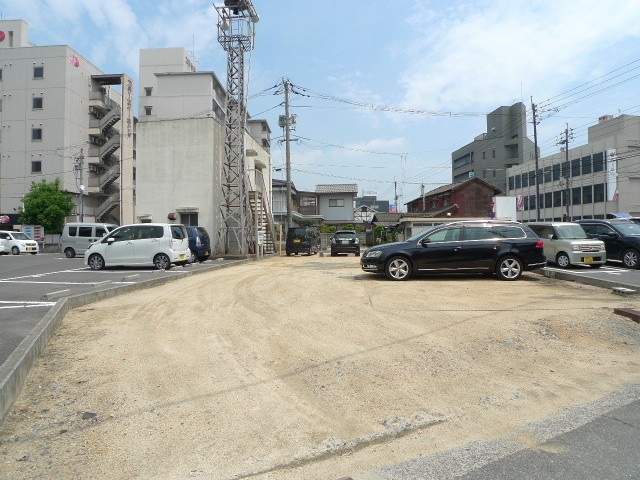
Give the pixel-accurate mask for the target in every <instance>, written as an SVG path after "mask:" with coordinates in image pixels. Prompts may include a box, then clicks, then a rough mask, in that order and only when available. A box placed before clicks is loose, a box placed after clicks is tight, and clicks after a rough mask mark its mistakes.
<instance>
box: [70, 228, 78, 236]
mask: <svg viewBox="0 0 640 480" xmlns="http://www.w3.org/2000/svg"><path fill="white" fill-rule="evenodd" d="M77 235H78V227H69V236H70V237H75V236H77Z"/></svg>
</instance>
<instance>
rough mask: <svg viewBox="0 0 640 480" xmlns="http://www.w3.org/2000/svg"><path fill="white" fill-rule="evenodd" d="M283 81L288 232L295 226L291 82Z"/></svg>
mask: <svg viewBox="0 0 640 480" xmlns="http://www.w3.org/2000/svg"><path fill="white" fill-rule="evenodd" d="M282 83H283V84H284V116H285V122H284V123H285V126H284V139H285V152H286V161H287V233H289V229H290V228H291V227H292V226H293V219H292V212H293V205H292V200H291V113H290V110H289V108H290V107H289V89H290V87H291V84H290V83H289V79H288V78H283V79H282Z"/></svg>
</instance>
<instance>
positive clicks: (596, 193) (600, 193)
mask: <svg viewBox="0 0 640 480" xmlns="http://www.w3.org/2000/svg"><path fill="white" fill-rule="evenodd" d="M594 156H595V155H594ZM593 201H594V203H598V202H604V183H598V184H597V185H594V186H593Z"/></svg>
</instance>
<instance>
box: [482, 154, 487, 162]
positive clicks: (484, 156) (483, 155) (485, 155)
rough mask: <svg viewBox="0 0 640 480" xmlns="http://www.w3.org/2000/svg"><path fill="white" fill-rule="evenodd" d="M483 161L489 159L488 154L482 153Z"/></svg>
mask: <svg viewBox="0 0 640 480" xmlns="http://www.w3.org/2000/svg"><path fill="white" fill-rule="evenodd" d="M482 159H483V160H486V159H487V152H482Z"/></svg>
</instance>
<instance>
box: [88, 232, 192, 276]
mask: <svg viewBox="0 0 640 480" xmlns="http://www.w3.org/2000/svg"><path fill="white" fill-rule="evenodd" d="M190 257H191V252H190V250H189V237H188V235H187V230H186V229H185V227H184V225H175V224H168V223H140V224H135V225H124V226H122V227H118V228H116V229H114V230H112V231H111V232H109V234H108V235H106V236H105V237H103V238H102V239H100V240H99V241H97V242H95V243H93V244H91V245H90V246H89V248H87V251H86V252H85V254H84V264H85V265H88V266H89V267H91V268H92V269H93V270H101V269H103V268H104V267H115V266H145V265H153V266H155V267H156V268H157V269H161V270H168V269H169V268H171V265H172V264H175V265H186V264H187V263H189V259H190Z"/></svg>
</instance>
